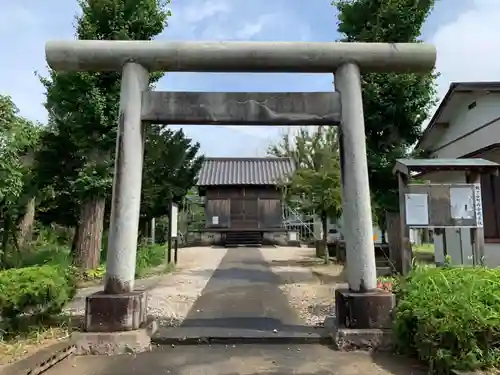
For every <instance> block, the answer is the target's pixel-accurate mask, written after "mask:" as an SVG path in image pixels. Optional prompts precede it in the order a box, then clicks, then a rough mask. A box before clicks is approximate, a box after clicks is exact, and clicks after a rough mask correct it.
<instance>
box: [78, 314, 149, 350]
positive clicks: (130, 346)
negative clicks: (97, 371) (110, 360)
mask: <svg viewBox="0 0 500 375" xmlns="http://www.w3.org/2000/svg"><path fill="white" fill-rule="evenodd" d="M157 328H158V326H157V323H156V322H155V321H151V322H149V323H148V324H146V325H145V327H143V328H139V329H135V330H132V331H121V332H75V333H73V334H72V335H71V339H72V341H73V343H74V345H75V354H76V355H119V354H133V353H142V352H147V351H150V350H151V336H153V334H154V333H155V332H156V330H157Z"/></svg>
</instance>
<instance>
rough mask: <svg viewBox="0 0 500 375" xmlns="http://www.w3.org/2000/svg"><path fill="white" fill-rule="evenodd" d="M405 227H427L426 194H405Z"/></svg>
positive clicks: (427, 209)
mask: <svg viewBox="0 0 500 375" xmlns="http://www.w3.org/2000/svg"><path fill="white" fill-rule="evenodd" d="M405 208H406V210H405V211H406V215H405V216H406V225H410V226H411V225H413V226H419V225H420V226H425V225H429V208H428V204H427V194H405Z"/></svg>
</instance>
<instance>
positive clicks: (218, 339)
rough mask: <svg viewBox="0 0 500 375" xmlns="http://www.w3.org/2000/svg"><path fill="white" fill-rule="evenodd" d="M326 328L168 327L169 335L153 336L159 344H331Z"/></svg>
mask: <svg viewBox="0 0 500 375" xmlns="http://www.w3.org/2000/svg"><path fill="white" fill-rule="evenodd" d="M323 333H324V330H323V329H315V328H310V329H309V331H308V332H305V331H304V332H298V331H276V332H274V331H262V330H254V329H232V328H214V327H211V328H210V327H209V328H203V327H177V328H173V329H170V330H168V336H157V337H153V342H154V343H155V344H159V345H197V344H210V345H211V344H228V345H229V344H290V345H291V344H295V345H299V344H330V343H331V342H332V339H331V336H330V335H327V334H326V335H324V334H323Z"/></svg>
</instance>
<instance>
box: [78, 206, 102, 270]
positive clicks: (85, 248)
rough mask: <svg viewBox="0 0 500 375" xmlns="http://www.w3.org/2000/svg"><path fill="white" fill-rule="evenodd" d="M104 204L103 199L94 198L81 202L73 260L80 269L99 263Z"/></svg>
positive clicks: (93, 266) (91, 267)
mask: <svg viewBox="0 0 500 375" xmlns="http://www.w3.org/2000/svg"><path fill="white" fill-rule="evenodd" d="M105 206H106V200H105V199H101V198H96V199H92V200H88V201H86V202H83V204H82V207H81V209H80V221H79V225H78V229H77V231H76V232H77V240H76V248H75V252H74V262H75V265H76V266H77V267H79V268H80V269H81V270H82V271H85V270H89V269H94V268H97V267H98V266H99V264H100V255H101V245H102V233H103V228H104V209H105Z"/></svg>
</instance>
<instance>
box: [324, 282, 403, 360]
mask: <svg viewBox="0 0 500 375" xmlns="http://www.w3.org/2000/svg"><path fill="white" fill-rule="evenodd" d="M394 305H395V296H394V294H392V293H390V292H386V291H383V290H379V289H377V290H374V291H372V292H366V293H356V292H352V291H350V290H348V289H338V290H336V291H335V315H336V316H335V318H334V319H332V318H331V317H329V318H327V319H326V320H325V329H327V331H328V332H330V336H331V338H332V341H333V344H334V346H335V347H336V348H337V349H338V350H345V351H348V350H372V349H375V350H380V351H385V350H390V349H392V332H391V325H392V310H393V308H394Z"/></svg>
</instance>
